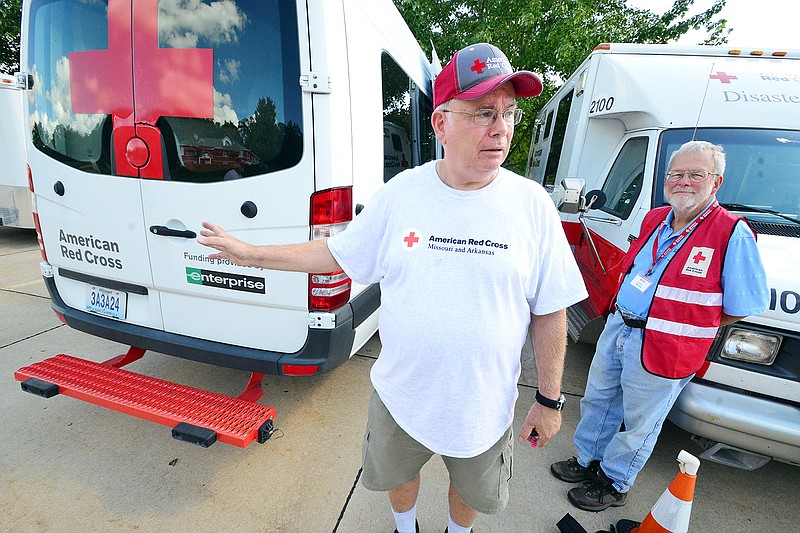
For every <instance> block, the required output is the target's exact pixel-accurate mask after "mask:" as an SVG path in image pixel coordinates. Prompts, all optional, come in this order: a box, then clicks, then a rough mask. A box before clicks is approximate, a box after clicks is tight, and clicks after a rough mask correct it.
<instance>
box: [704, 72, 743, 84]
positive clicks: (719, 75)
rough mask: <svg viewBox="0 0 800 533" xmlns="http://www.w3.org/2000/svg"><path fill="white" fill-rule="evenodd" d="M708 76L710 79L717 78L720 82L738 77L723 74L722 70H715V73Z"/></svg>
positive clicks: (727, 81)
mask: <svg viewBox="0 0 800 533" xmlns="http://www.w3.org/2000/svg"><path fill="white" fill-rule="evenodd" d="M710 78H711V79H712V80H719V81H721V82H722V83H730V82H731V80H738V79H739V78H737V77H736V76H729V75H728V74H725V73H724V72H717V73H716V74H712V75H711V76H710Z"/></svg>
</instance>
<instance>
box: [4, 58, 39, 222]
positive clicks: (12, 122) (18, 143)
mask: <svg viewBox="0 0 800 533" xmlns="http://www.w3.org/2000/svg"><path fill="white" fill-rule="evenodd" d="M22 124H23V121H22V91H20V90H19V88H18V87H17V84H16V80H15V79H14V76H11V75H9V74H0V139H2V142H0V161H1V162H2V166H0V226H12V227H15V228H25V229H33V195H32V194H31V191H30V189H28V172H27V170H26V169H25V143H24V140H25V134H24V132H23V130H22Z"/></svg>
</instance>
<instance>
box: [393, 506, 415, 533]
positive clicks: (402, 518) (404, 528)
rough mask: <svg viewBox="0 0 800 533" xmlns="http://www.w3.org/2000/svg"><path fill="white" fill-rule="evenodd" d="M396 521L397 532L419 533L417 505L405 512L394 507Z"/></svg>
mask: <svg viewBox="0 0 800 533" xmlns="http://www.w3.org/2000/svg"><path fill="white" fill-rule="evenodd" d="M392 514H393V515H394V522H395V524H397V533H417V506H416V505H415V506H414V507H412V508H411V509H409V510H408V511H406V512H405V513H398V512H397V511H395V510H394V509H392Z"/></svg>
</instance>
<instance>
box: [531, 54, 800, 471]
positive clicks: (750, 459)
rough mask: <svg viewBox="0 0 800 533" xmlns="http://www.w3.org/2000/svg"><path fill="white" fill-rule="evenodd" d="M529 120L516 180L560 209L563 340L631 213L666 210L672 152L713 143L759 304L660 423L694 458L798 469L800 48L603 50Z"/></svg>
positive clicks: (595, 315)
mask: <svg viewBox="0 0 800 533" xmlns="http://www.w3.org/2000/svg"><path fill="white" fill-rule="evenodd" d="M536 120H537V122H536V126H535V131H534V134H533V139H532V143H531V150H530V154H529V164H528V170H527V175H528V177H529V178H531V179H533V180H535V181H538V182H539V183H542V184H543V185H544V186H545V187H546V188H547V189H548V190H550V191H551V192H552V195H553V199H554V201H555V202H556V203H557V204H559V205H560V206H561V207H560V209H561V211H562V221H563V225H564V230H565V232H566V234H567V236H568V240H569V242H570V243H571V245H572V247H573V250H574V253H575V258H576V261H577V262H578V265H579V267H580V269H581V271H582V273H583V277H584V281H585V283H586V288H587V290H588V292H589V298H588V299H587V300H584V301H583V302H581V303H580V304H578V305H576V306H573V307H572V308H570V309H569V310H568V321H569V332H570V336H571V337H572V338H573V339H575V340H581V341H586V342H594V341H596V339H597V336H598V335H599V333H600V331H601V330H602V327H603V325H604V317H603V312H604V310H605V309H606V308H607V306H608V304H609V302H610V300H611V298H612V296H613V294H614V291H615V289H616V284H617V280H618V279H619V276H620V275H621V272H620V263H621V260H622V256H623V255H624V253H625V251H626V250H627V249H628V246H629V243H630V241H631V240H633V239H634V238H635V237H636V236H638V234H639V228H640V225H641V222H642V218H643V217H644V215H645V214H646V213H647V212H648V211H649V210H650V209H652V208H653V207H657V206H660V205H663V204H664V195H663V179H664V173H665V171H666V165H667V163H668V160H669V157H670V155H671V153H672V152H673V151H675V150H676V149H677V148H678V147H679V146H680V145H682V144H683V143H684V142H686V141H688V140H691V139H693V138H695V139H698V140H707V141H710V142H713V143H715V144H721V145H722V146H723V147H724V149H725V151H726V153H727V169H726V171H725V182H724V184H723V185H722V188H721V189H720V191H719V193H718V194H717V198H718V200H719V201H720V203H721V204H722V205H723V206H725V207H726V208H727V209H729V210H730V211H732V212H734V213H736V214H739V215H741V216H743V217H745V218H746V219H747V221H748V223H749V224H750V227H751V228H752V229H753V230H754V231H755V232H756V233H757V236H758V246H759V250H760V251H761V255H762V258H763V261H764V264H765V267H766V270H767V276H768V281H769V287H770V293H771V299H770V304H769V309H768V310H767V311H766V312H765V313H764V314H762V315H759V316H751V317H747V318H746V319H745V320H742V321H741V322H738V323H736V324H733V325H731V326H728V327H724V328H721V330H720V333H719V336H718V339H717V341H716V342H715V344H714V345H713V347H712V349H711V351H710V352H709V353H708V356H707V360H706V363H705V364H704V366H703V367H702V368H701V370H700V371H699V372H698V373H697V375H696V377H695V378H694V379H693V380H692V381H691V383H690V384H689V385H688V386H687V387H686V388H685V389H684V391H683V393H682V394H681V395H680V397H679V398H678V401H677V402H676V404H675V406H674V408H673V410H672V412H671V413H670V415H669V419H670V420H671V421H672V422H674V423H675V424H676V425H678V426H680V427H682V428H684V429H686V430H687V431H689V432H690V433H692V434H694V435H695V436H696V438H697V440H698V441H699V442H700V443H701V444H702V445H703V446H704V447H705V448H706V451H705V452H704V454H703V455H702V456H701V457H704V458H708V459H711V460H717V461H720V462H724V463H727V464H731V465H733V466H738V467H743V468H754V467H757V466H760V465H761V464H764V462H766V461H768V460H769V459H770V458H776V459H780V460H782V461H786V462H790V463H795V464H800V332H799V331H798V330H799V329H800V285H798V283H799V282H800V270H798V262H797V257H800V52H797V51H791V52H786V51H773V50H764V51H758V50H754V51H750V50H734V49H729V48H726V47H704V46H697V47H681V46H671V45H625V44H611V45H601V46H599V47H597V48H596V49H595V50H594V51H593V52H592V53H591V54H590V55H589V57H588V58H587V59H586V60H585V61H584V62H583V64H582V65H581V66H580V67H579V68H578V69H577V71H576V72H575V73H574V74H573V75H572V76H571V77H570V78H569V79H568V80H567V81H566V82H565V83H564V85H563V86H562V87H561V88H560V90H559V91H558V92H557V93H556V95H555V96H554V97H553V98H552V99H551V100H550V101H549V102H548V103H547V104H546V105H545V107H544V109H543V110H542V111H541V113H540V114H539V116H538V118H537V119H536ZM586 190H599V191H601V192H602V193H603V195H602V196H605V203H604V205H603V206H602V207H600V206H598V205H597V204H595V205H594V207H599V209H596V210H593V211H591V212H590V213H587V209H586V198H587V197H588V198H594V197H595V196H598V195H596V194H593V193H591V192H590V193H586V192H585V191H586ZM581 192H583V193H585V194H583V195H581Z"/></svg>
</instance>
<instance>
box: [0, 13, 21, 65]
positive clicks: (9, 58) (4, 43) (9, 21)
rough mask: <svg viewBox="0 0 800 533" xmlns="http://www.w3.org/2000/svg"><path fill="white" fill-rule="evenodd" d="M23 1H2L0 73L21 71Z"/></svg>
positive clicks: (0, 15) (0, 17)
mask: <svg viewBox="0 0 800 533" xmlns="http://www.w3.org/2000/svg"><path fill="white" fill-rule="evenodd" d="M21 19H22V0H0V71H2V72H6V73H9V74H11V73H13V72H16V71H17V70H19V34H20V25H21Z"/></svg>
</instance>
